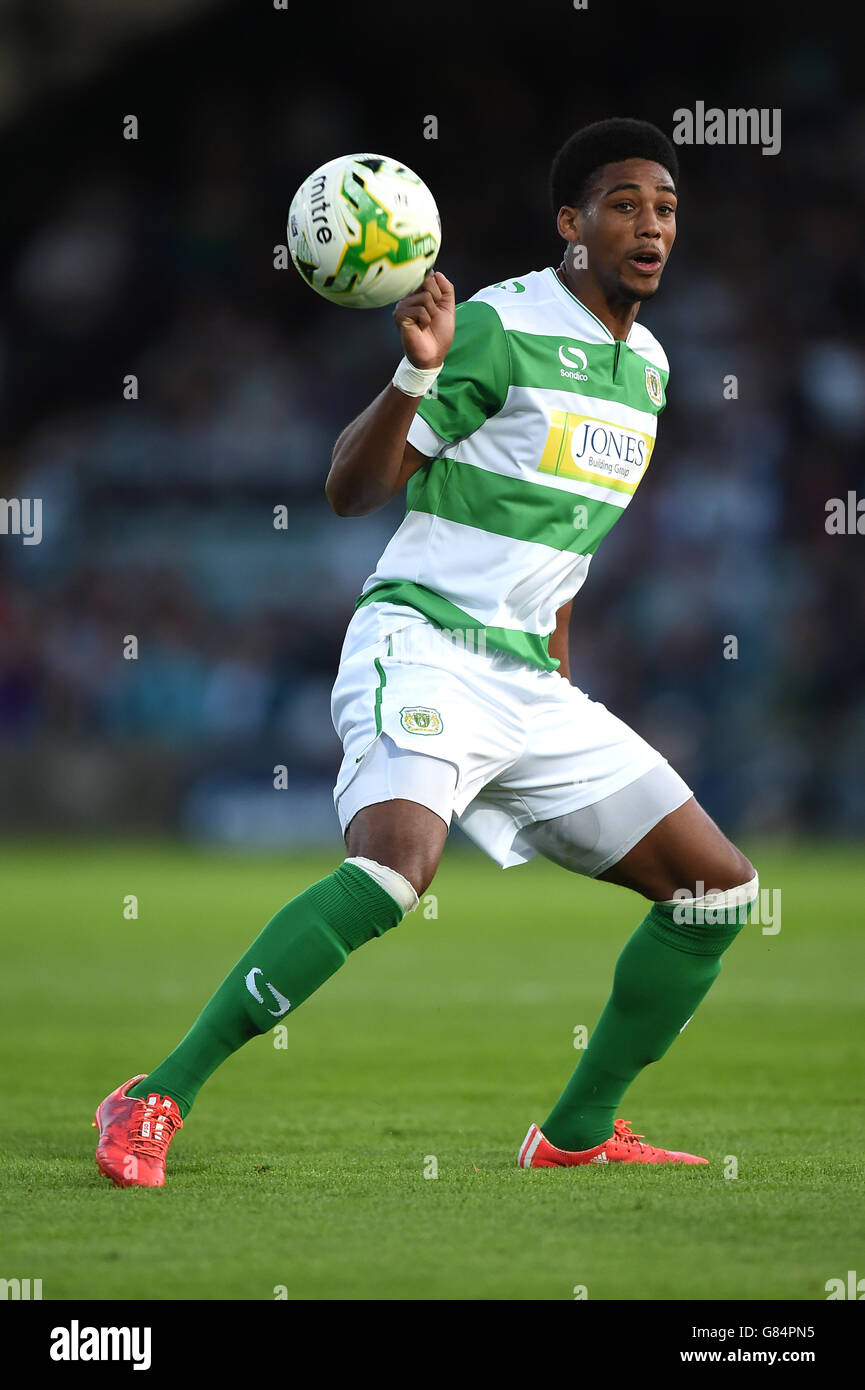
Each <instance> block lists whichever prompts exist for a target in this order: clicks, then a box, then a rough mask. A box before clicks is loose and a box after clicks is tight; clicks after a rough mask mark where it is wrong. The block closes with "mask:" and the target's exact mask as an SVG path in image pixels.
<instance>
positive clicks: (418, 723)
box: [399, 705, 444, 734]
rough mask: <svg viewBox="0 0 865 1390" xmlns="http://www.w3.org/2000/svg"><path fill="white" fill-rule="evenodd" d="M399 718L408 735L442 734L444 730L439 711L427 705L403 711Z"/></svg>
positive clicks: (413, 706)
mask: <svg viewBox="0 0 865 1390" xmlns="http://www.w3.org/2000/svg"><path fill="white" fill-rule="evenodd" d="M399 718H400V723H401V724H402V726H403V728H404V729H405V731H406V733H407V734H440V733H441V731H442V729H443V728H444V724H443V723H442V717H441V715H440V714H439V712H438V710H437V709H429V708H428V707H427V706H425V705H412V706H411V707H409V708H405V709H401V710H400V712H399Z"/></svg>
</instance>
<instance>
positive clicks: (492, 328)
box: [357, 266, 669, 670]
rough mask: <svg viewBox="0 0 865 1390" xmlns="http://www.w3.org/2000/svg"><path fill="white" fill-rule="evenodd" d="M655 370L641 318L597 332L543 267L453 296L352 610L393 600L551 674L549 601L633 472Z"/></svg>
mask: <svg viewBox="0 0 865 1390" xmlns="http://www.w3.org/2000/svg"><path fill="white" fill-rule="evenodd" d="M668 375H669V367H668V363H667V359H666V356H665V355H664V351H663V348H662V347H661V345H660V343H659V342H658V341H657V340H656V339H655V338H654V337H653V336H652V334H651V333H650V332H649V331H648V329H646V328H643V327H642V326H641V325H640V324H638V323H635V324H634V325H633V327H632V328H631V331H630V333H629V334H628V337H627V339H626V341H625V342H620V341H618V340H617V339H615V338H613V337H612V336H611V334H610V333H609V331H608V330H607V329H606V328H605V327H604V325H603V324H602V323H601V322H600V320H599V319H597V318H595V316H594V314H592V313H591V312H590V311H589V310H588V309H587V308H586V307H585V305H583V304H581V303H580V301H579V300H578V299H576V298H575V297H574V295H572V294H571V292H570V290H568V289H567V288H566V287H565V286H564V285H563V284H562V282H561V280H560V279H559V277H558V276H557V275H556V272H555V271H554V270H553V268H552V267H551V266H547V267H546V269H544V270H534V271H531V272H530V273H529V274H528V275H524V276H522V277H521V278H520V279H518V280H508V281H505V282H504V283H502V284H498V285H493V286H490V287H489V288H487V289H482V290H479V291H478V293H477V294H475V295H473V296H472V298H471V299H469V300H468V301H466V302H465V303H463V304H460V305H458V306H457V311H456V332H455V334H454V340H453V344H452V346H451V349H450V351H449V353H448V355H447V357H446V359H445V363H444V366H443V368H442V370H441V372H440V374H439V377H438V379H437V381H436V383H435V388H434V394H431V395H429V396H425V397H424V398H423V400H422V401H421V404H420V406H419V407H418V412H417V415H416V416H415V419H414V420H413V422H412V425H411V428H410V429H409V432H408V438H409V441H410V443H412V444H413V445H414V446H415V448H416V449H418V450H419V451H420V452H421V453H422V454H424V455H426V457H427V460H428V461H427V462H426V463H424V464H422V465H421V467H420V468H419V469H418V471H417V472H416V473H415V474H414V475H413V477H412V478H410V480H409V483H408V487H407V493H406V515H405V519H404V520H403V522H402V524H401V526H400V527H399V529H398V530H397V531H396V533H395V535H394V536H393V538H392V539H391V541H390V543H389V544H388V546H387V548H386V549H385V551H384V553H383V555H382V557H381V559H380V560H379V562H378V565H377V566H376V570H375V573H374V574H372V575H370V577H369V578H368V579H367V580H366V582H365V584H364V586H363V591H362V593H361V595H360V598H359V599H358V601H357V606H358V607H360V606H361V605H363V604H366V603H370V602H373V601H376V600H378V601H384V602H388V603H397V604H407V605H409V606H410V607H411V608H415V609H417V610H418V611H419V612H421V613H423V614H424V615H425V616H426V617H427V618H428V619H429V620H430V621H431V622H433V623H434V624H435V625H436V626H438V627H440V628H447V629H450V630H452V631H464V632H466V633H468V632H470V631H479V630H483V632H484V643H485V645H486V647H489V648H493V649H497V650H500V651H506V652H510V653H512V654H513V655H515V656H518V657H521V658H522V659H523V660H525V661H528V662H530V663H532V664H533V665H536V666H540V667H542V668H543V669H545V670H555V669H556V667H557V666H558V662H557V661H554V660H553V659H552V657H551V656H550V654H549V639H550V635H551V634H552V632H553V629H554V628H555V622H556V611H557V610H558V609H559V608H560V607H561V606H562V604H564V603H567V602H568V600H569V599H570V598H572V597H573V596H574V594H575V593H576V592H577V590H578V589H579V588H580V587H581V586H582V584H583V582H584V580H585V578H586V574H587V572H588V568H589V563H590V561H591V558H592V555H593V554H594V553H595V551H596V549H597V548H598V545H599V544H600V542H601V540H602V539H603V537H604V536H605V535H606V534H607V532H608V531H609V529H610V527H611V526H612V525H613V523H614V522H616V521H617V520H618V519H619V517H620V516H621V515H622V512H623V511H624V510H625V508H626V507H627V505H628V503H629V501H630V500H631V497H632V496H633V494H634V492H635V490H636V488H637V486H638V485H639V483H640V481H641V480H642V478H643V476H644V474H645V471H646V468H647V467H648V464H649V459H650V458H651V455H652V448H653V446H654V443H655V430H656V421H657V417H658V415H659V414H660V412H661V411H662V410H663V408H664V405H665V387H666V383H667V377H668Z"/></svg>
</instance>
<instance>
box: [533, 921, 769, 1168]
mask: <svg viewBox="0 0 865 1390" xmlns="http://www.w3.org/2000/svg"><path fill="white" fill-rule="evenodd" d="M677 906H678V904H677ZM675 911H676V908H674V907H669V906H666V905H664V904H661V903H654V904H653V906H652V909H651V911H650V912H649V913H648V915H647V916H646V917H644V918H643V921H642V922H641V923H640V925H639V926H638V927H637V930H636V931H635V932H634V934H633V936H632V937H631V938H630V940H629V941H628V942H627V943H626V945H625V948H624V950H623V951H622V954H621V955H620V956H619V959H618V961H617V963H616V973H615V976H614V978H613V992H612V994H611V995H610V998H609V1000H608V1001H607V1004H606V1007H605V1009H604V1011H603V1013H602V1014H601V1017H600V1018H599V1020H598V1022H597V1024H596V1026H595V1030H594V1032H593V1033H592V1036H591V1037H590V1039H589V1045H588V1047H587V1048H586V1050H585V1052H584V1054H583V1057H582V1060H581V1061H580V1064H579V1066H578V1067H577V1069H576V1071H575V1072H574V1074H573V1076H572V1077H571V1079H570V1081H569V1082H568V1084H567V1086H566V1087H565V1089H564V1091H563V1092H562V1094H561V1096H560V1097H559V1099H558V1100H557V1101H556V1104H555V1105H554V1106H553V1109H552V1110H551V1111H550V1114H549V1115H548V1116H547V1119H546V1120H545V1121H544V1123H543V1124H542V1125H541V1129H542V1131H543V1133H544V1135H545V1137H546V1138H547V1139H549V1141H550V1143H551V1144H555V1146H556V1148H559V1149H569V1150H572V1151H574V1150H579V1149H593V1148H594V1147H595V1145H596V1144H603V1143H604V1141H605V1140H607V1139H609V1138H610V1136H611V1135H612V1133H613V1122H614V1120H615V1118H616V1111H617V1110H618V1107H619V1104H620V1102H621V1100H622V1097H623V1096H624V1094H625V1091H626V1090H627V1089H628V1087H629V1086H630V1084H631V1082H632V1081H633V1080H634V1078H635V1077H636V1076H637V1075H638V1074H639V1073H640V1072H641V1071H642V1070H643V1068H644V1067H646V1066H648V1064H649V1062H656V1061H657V1060H658V1058H659V1057H663V1055H664V1053H665V1052H666V1051H667V1049H668V1048H669V1047H670V1045H671V1044H672V1043H673V1042H675V1040H676V1038H677V1037H678V1035H679V1033H680V1032H681V1031H682V1029H683V1028H684V1026H685V1024H686V1023H687V1022H688V1020H689V1019H690V1018H691V1016H692V1014H693V1013H694V1012H695V1010H696V1009H697V1006H698V1005H699V1003H700V1001H701V1000H702V999H703V998H704V996H705V995H706V994H708V992H709V990H710V988H711V986H712V984H713V983H714V981H715V980H716V979H717V977H718V975H719V974H720V971H721V955H722V954H723V952H724V951H726V949H727V947H728V946H729V945H730V944H731V942H732V941H733V940H734V939H735V937H736V936H737V935H738V933H739V932H740V931H741V930H742V927H743V926H744V925H745V922H746V921H747V920H748V915H749V913H750V907H744V906H743V907H735V908H726V909H717V908H716V909H711V908H710V909H706V912H705V916H706V921H705V922H704V923H699V922H697V923H693V924H688V923H680V922H677V921H676V920H675V918H674V915H673V914H674V912H675ZM677 915H681V914H680V913H679V914H677ZM715 917H716V918H719V919H720V920H719V921H718V922H713V921H712V920H711V919H712V918H715Z"/></svg>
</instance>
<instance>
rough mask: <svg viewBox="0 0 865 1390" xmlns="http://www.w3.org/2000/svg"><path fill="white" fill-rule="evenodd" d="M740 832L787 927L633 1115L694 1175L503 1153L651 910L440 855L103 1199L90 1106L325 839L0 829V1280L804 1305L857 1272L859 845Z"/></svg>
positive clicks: (655, 1075)
mask: <svg viewBox="0 0 865 1390" xmlns="http://www.w3.org/2000/svg"><path fill="white" fill-rule="evenodd" d="M748 849H749V852H750V853H751V856H752V858H754V859H755V860H756V862H757V864H758V867H759V869H760V872H761V879H762V882H763V884H764V885H765V886H767V887H769V888H781V889H782V892H783V898H782V902H783V922H782V929H781V931H780V932H779V933H778V934H777V935H774V936H770V935H763V934H762V933H761V932H760V930H759V928H757V927H748V928H746V929H745V931H744V932H743V934H742V936H741V937H740V939H739V941H738V942H737V943H736V945H735V946H734V947H733V948H732V949H731V950H730V952H729V953H728V955H727V956H726V958H725V965H724V970H723V972H722V975H721V978H720V980H719V982H718V984H717V985H716V987H715V988H714V990H713V991H712V993H711V994H710V995H709V996H708V998H707V1000H706V1002H705V1003H704V1004H703V1006H702V1007H701V1009H700V1011H699V1013H698V1015H697V1016H696V1018H695V1019H694V1022H693V1023H692V1024H691V1025H690V1026H689V1027H688V1028H687V1029H686V1030H685V1032H684V1033H683V1035H682V1037H681V1038H680V1039H679V1040H678V1041H677V1043H676V1045H675V1046H674V1048H673V1049H672V1051H671V1052H670V1053H669V1054H668V1055H667V1057H666V1058H665V1059H664V1060H663V1061H662V1062H661V1063H659V1064H658V1065H656V1066H654V1067H650V1068H649V1069H648V1070H647V1071H646V1072H645V1073H643V1075H642V1076H641V1077H640V1078H639V1079H638V1081H637V1082H636V1083H635V1085H634V1086H633V1088H632V1090H631V1092H630V1093H629V1095H628V1098H627V1101H626V1103H625V1105H624V1106H623V1112H624V1115H625V1116H626V1117H627V1118H629V1119H631V1120H632V1121H633V1123H634V1127H635V1129H637V1130H638V1131H639V1132H644V1133H645V1134H646V1136H647V1138H648V1139H649V1140H651V1141H655V1142H657V1143H661V1144H665V1145H669V1146H671V1147H681V1148H686V1149H691V1150H694V1151H696V1152H700V1153H704V1154H706V1155H707V1156H708V1157H709V1158H710V1159H711V1166H710V1168H708V1169H695V1168H690V1169H679V1170H677V1169H668V1168H647V1169H639V1168H630V1167H629V1168H624V1167H613V1168H590V1169H585V1170H578V1171H573V1170H572V1171H567V1170H564V1171H558V1170H553V1171H544V1170H541V1171H537V1172H522V1171H521V1170H519V1169H517V1167H516V1163H515V1159H516V1151H517V1148H518V1146H519V1144H520V1142H521V1141H522V1138H523V1136H524V1134H525V1131H526V1129H527V1127H528V1125H529V1122H530V1121H531V1120H538V1121H540V1120H542V1119H543V1117H544V1115H545V1114H546V1112H547V1110H548V1109H549V1107H550V1105H551V1104H552V1102H553V1100H554V1099H555V1097H556V1095H557V1094H558V1092H559V1091H560V1089H561V1087H562V1085H563V1083H564V1081H565V1079H566V1077H567V1076H568V1074H569V1072H570V1070H571V1068H572V1067H573V1065H574V1064H575V1063H576V1061H577V1060H578V1058H579V1053H577V1052H576V1051H575V1050H574V1047H573V1030H574V1027H575V1025H577V1024H581V1023H582V1024H587V1025H592V1024H593V1023H594V1021H595V1019H596V1018H597V1015H598V1013H599V1011H600V1008H601V1007H602V1005H603V1002H604V1000H605V998H606V995H607V992H608V989H609V983H610V977H611V972H612V968H613V964H614V961H615V958H616V956H617V954H618V951H619V949H620V947H621V945H622V943H623V942H624V940H625V938H626V937H627V935H628V934H629V933H630V931H631V930H632V928H633V927H634V925H636V922H637V921H638V920H639V919H640V917H641V916H642V915H643V905H642V901H641V900H640V899H638V898H637V897H636V896H635V895H633V894H630V893H627V892H625V891H624V890H621V889H616V888H612V887H609V886H607V885H604V884H597V883H592V882H590V881H587V880H585V879H581V878H577V877H574V876H572V875H569V874H567V873H565V872H564V871H562V870H560V869H557V868H555V867H553V866H552V865H549V864H546V863H543V862H535V863H533V864H532V865H530V866H528V867H526V868H522V869H512V870H509V871H508V872H507V873H506V874H505V873H502V872H501V870H499V869H497V868H496V867H495V866H494V865H492V864H491V863H489V862H488V861H487V860H485V859H483V858H482V857H480V856H476V855H474V854H472V853H470V852H465V853H459V852H456V851H454V850H451V851H448V853H447V854H446V856H445V859H444V862H443V865H442V868H441V870H440V873H439V876H438V878H437V879H436V881H435V883H434V884H433V891H434V892H435V894H436V896H437V900H438V917H437V919H436V920H432V919H430V918H427V919H425V918H424V917H423V916H421V914H420V912H418V913H416V914H415V915H414V916H413V917H411V918H409V919H408V920H407V922H405V923H404V924H403V925H402V926H401V927H399V928H398V929H397V930H396V931H394V932H392V933H390V934H389V935H388V936H386V937H385V938H384V939H383V940H382V941H380V942H374V943H372V944H371V945H369V946H367V947H365V948H364V949H363V950H362V951H360V952H358V953H357V954H356V955H355V956H354V957H353V958H352V959H351V960H350V961H349V962H348V964H347V965H346V967H345V968H344V969H343V970H342V971H341V972H340V973H339V974H338V975H337V976H335V977H334V979H333V980H331V981H330V982H329V983H328V985H326V986H325V988H324V989H323V990H322V991H321V993H320V994H319V995H317V996H316V997H315V998H314V999H313V1000H311V1001H309V1002H308V1003H307V1004H306V1005H304V1007H303V1009H302V1010H301V1011H300V1012H299V1016H298V1017H296V1018H295V1017H293V1016H292V1018H291V1020H290V1022H289V1023H288V1047H287V1048H285V1049H277V1048H276V1047H274V1037H273V1036H272V1035H271V1036H268V1037H265V1038H261V1039H257V1040H256V1041H254V1042H253V1043H251V1044H250V1045H249V1046H248V1047H247V1048H245V1049H244V1050H243V1051H242V1052H240V1053H239V1054H237V1055H236V1056H235V1057H233V1058H232V1059H231V1060H230V1061H229V1062H228V1063H227V1064H226V1065H225V1066H224V1067H223V1068H222V1069H221V1070H220V1071H219V1072H218V1073H217V1074H216V1075H215V1076H214V1077H213V1078H212V1080H211V1081H210V1082H209V1083H208V1085H207V1087H206V1088H205V1089H204V1091H203V1092H202V1094H201V1096H200V1098H199V1101H198V1104H197V1105H196V1108H195V1110H194V1112H193V1113H192V1115H191V1116H190V1117H189V1119H188V1121H187V1124H186V1127H185V1128H184V1130H183V1132H182V1133H181V1134H180V1135H179V1136H178V1137H177V1138H176V1139H175V1141H174V1144H173V1145H172V1149H171V1154H170V1159H169V1170H168V1182H167V1186H166V1187H165V1188H164V1189H162V1190H159V1191H143V1190H126V1191H118V1190H115V1189H114V1188H112V1187H111V1186H110V1185H109V1184H108V1182H107V1181H106V1180H105V1179H104V1178H102V1177H100V1176H99V1174H98V1173H97V1171H96V1167H95V1164H94V1162H93V1147H94V1141H95V1131H94V1130H92V1129H91V1128H90V1127H89V1125H90V1120H91V1118H92V1114H93V1110H94V1107H95V1105H96V1103H97V1102H98V1101H99V1100H101V1099H102V1097H103V1096H104V1095H105V1094H106V1093H107V1092H108V1091H109V1090H112V1089H113V1088H114V1087H115V1086H117V1085H118V1084H119V1083H120V1082H121V1081H124V1080H125V1079H126V1078H127V1077H128V1076H130V1075H132V1074H133V1073H135V1072H137V1071H144V1070H147V1069H148V1068H149V1067H151V1066H153V1065H155V1063H156V1062H157V1061H158V1060H159V1059H160V1058H161V1057H162V1056H163V1055H164V1053H166V1052H167V1051H168V1050H170V1048H171V1047H172V1046H173V1045H174V1044H175V1042H176V1041H177V1040H178V1038H179V1037H180V1036H181V1035H182V1034H183V1033H184V1032H185V1031H186V1028H187V1027H188V1026H189V1024H190V1023H191V1021H192V1019H193V1018H194V1016H195V1015H196V1013H197V1012H198V1010H199V1008H200V1007H201V1005H202V1004H203V1003H204V1001H205V1000H206V998H207V997H208V996H209V994H210V993H211V992H212V990H213V989H214V988H215V986H216V985H217V984H218V983H219V981H220V980H221V979H222V977H223V975H224V974H225V973H226V972H227V970H228V969H229V967H230V966H231V965H232V964H233V963H234V961H235V960H236V959H237V957H238V956H239V955H240V954H241V953H242V951H243V950H245V948H246V946H247V944H248V943H249V941H250V940H251V939H252V938H253V936H255V935H256V934H257V932H258V931H259V930H260V928H261V926H262V925H263V924H264V922H265V921H266V920H267V918H268V917H269V916H270V915H271V914H272V913H273V911H275V910H276V908H277V907H279V906H280V905H281V904H282V903H283V902H284V901H285V900H286V899H287V898H289V897H291V896H293V895H294V894H295V893H296V892H298V891H299V890H300V889H302V888H303V887H305V886H306V885H307V884H308V883H309V882H311V881H312V880H313V879H315V878H317V877H320V876H321V875H322V874H323V873H325V872H327V871H328V870H329V869H330V868H331V867H332V864H333V862H334V861H333V860H332V859H331V858H328V859H323V858H317V859H309V858H307V859H300V858H285V859H278V858H275V857H268V858H265V859H261V858H253V859H243V858H232V857H227V856H224V855H217V854H207V853H200V852H194V851H191V850H187V849H182V848H164V847H160V846H156V847H152V846H141V845H136V846H128V847H127V846H110V847H104V846H91V845H83V846H79V847H71V846H67V847H56V848H54V847H41V848H40V847H29V846H23V847H13V846H7V847H6V848H5V849H4V850H3V851H2V852H0V873H2V907H0V911H2V916H3V928H2V936H3V941H2V951H3V958H4V962H5V966H4V970H3V974H2V982H0V1007H2V1019H3V1029H2V1051H0V1073H2V1077H3V1081H2V1094H3V1126H2V1130H3V1136H4V1137H3V1141H2V1143H3V1149H2V1154H3V1162H2V1188H0V1209H2V1227H0V1233H2V1234H0V1250H2V1268H0V1277H6V1278H11V1277H16V1276H17V1277H31V1278H42V1280H43V1293H44V1297H45V1298H48V1299H51V1298H75V1299H79V1298H83V1299H103V1298H124V1299H139V1298H158V1299H184V1298H206V1299H211V1298H212V1299H226V1298H230V1299H272V1298H273V1297H274V1290H275V1288H276V1287H277V1286H280V1285H284V1286H285V1287H286V1289H287V1294H288V1297H289V1298H291V1299H295V1298H316V1299H334V1298H335V1299H353V1298H379V1299H400V1298H408V1299H439V1298H442V1299H443V1298H455V1299H570V1298H572V1297H573V1290H574V1286H575V1285H585V1286H586V1288H587V1290H588V1296H589V1298H590V1299H614V1298H625V1299H714V1298H718V1299H825V1296H826V1295H825V1291H824V1285H825V1283H826V1280H827V1279H829V1278H832V1277H834V1276H836V1275H840V1276H846V1271H847V1270H848V1269H857V1270H859V1272H860V1273H861V1274H865V1241H863V1222H862V1216H863V1206H865V1201H863V1190H865V1162H863V1157H862V1155H863V1147H865V1146H863V1140H865V1120H863V1095H865V1082H863V1071H862V1045H861V1038H862V1014H861V1007H862V997H863V978H865V969H863V965H865V944H863V940H862V929H861V923H862V913H861V874H860V864H859V856H858V852H854V851H846V850H844V849H842V848H838V849H834V850H833V849H826V848H816V847H814V848H809V847H807V846H806V847H803V846H797V847H790V848H787V849H785V848H783V847H781V848H779V847H775V848H771V847H768V848H766V849H765V850H764V852H763V853H757V852H755V850H754V847H753V846H751V845H749V846H748ZM129 893H135V894H137V895H138V898H139V904H140V907H139V918H138V920H137V921H126V920H124V917H123V913H122V901H123V898H124V896H125V895H126V894H129ZM428 1155H434V1156H435V1157H436V1159H437V1161H438V1173H439V1176H438V1178H437V1179H435V1180H432V1179H427V1178H425V1177H424V1167H425V1160H426V1157H427V1156H428ZM727 1155H735V1156H736V1158H737V1159H738V1165H739V1176H738V1178H736V1179H735V1180H733V1179H725V1177H724V1170H725V1157H726V1156H727Z"/></svg>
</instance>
